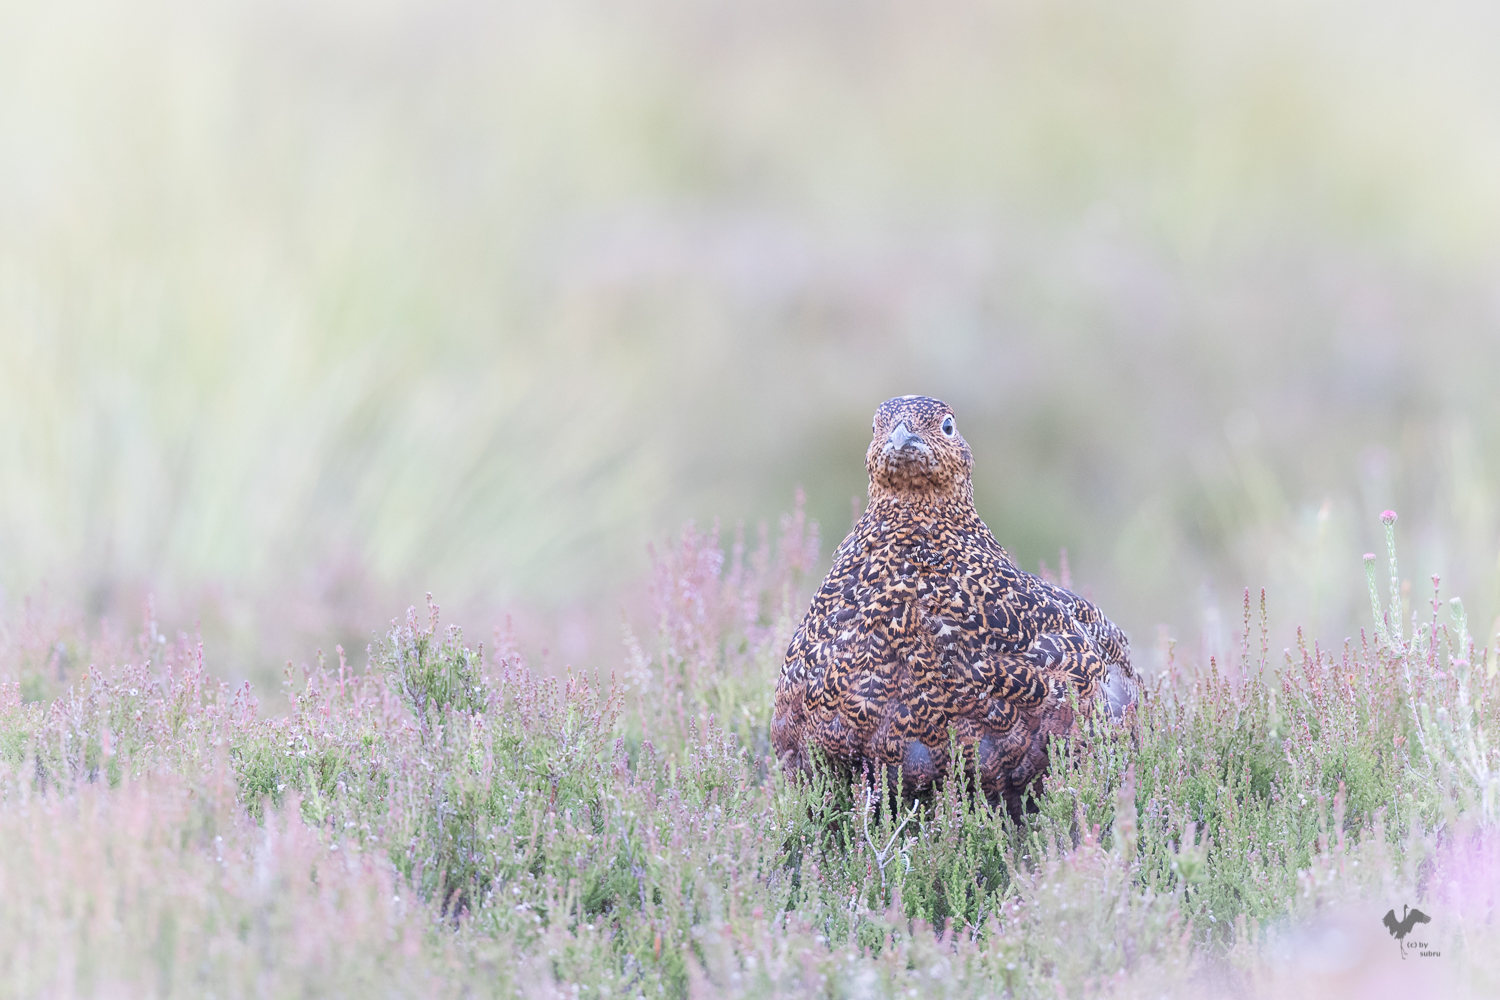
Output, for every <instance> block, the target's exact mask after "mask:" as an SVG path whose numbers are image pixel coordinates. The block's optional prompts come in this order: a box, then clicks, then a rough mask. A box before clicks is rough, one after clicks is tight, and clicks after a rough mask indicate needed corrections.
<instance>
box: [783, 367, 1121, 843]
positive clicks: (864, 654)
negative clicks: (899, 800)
mask: <svg viewBox="0 0 1500 1000" xmlns="http://www.w3.org/2000/svg"><path fill="white" fill-rule="evenodd" d="M871 430H872V431H873V435H874V436H873V440H872V441H871V442H870V449H869V451H868V452H866V454H865V466H866V468H868V469H869V472H870V504H869V506H868V507H867V508H866V510H865V512H864V514H863V515H862V516H861V517H860V519H859V522H858V523H857V524H855V526H854V530H853V531H851V532H850V533H849V537H847V538H845V539H844V541H843V543H842V544H840V545H839V547H838V548H837V549H836V550H835V551H834V554H833V568H832V569H831V570H829V573H828V578H827V579H826V580H824V581H823V586H822V587H821V588H820V589H819V590H818V593H817V596H815V597H814V598H813V601H812V606H811V607H809V608H808V610H807V616H806V617H805V618H803V620H802V624H801V626H800V627H799V628H798V629H797V631H796V634H794V635H793V636H792V641H791V645H790V646H789V647H788V648H787V653H786V662H785V663H784V664H783V665H782V668H781V678H780V680H779V681H778V682H777V685H776V709H775V714H774V715H773V717H772V720H771V741H772V744H773V745H774V747H775V749H776V752H777V753H778V754H780V755H781V758H782V761H783V763H784V764H785V765H786V766H787V767H788V768H790V769H798V770H804V771H805V770H807V769H808V768H809V767H810V766H811V764H812V750H813V748H814V747H817V748H818V749H820V750H822V751H823V752H824V753H825V754H826V755H828V756H829V757H830V758H832V759H833V760H835V761H838V762H841V763H843V764H846V765H849V766H851V767H853V768H854V769H856V770H861V771H862V770H865V769H871V770H873V769H875V768H878V767H886V768H890V769H892V771H893V772H894V770H895V769H897V768H899V769H900V773H901V774H902V775H903V776H904V784H905V791H906V792H907V793H914V792H920V791H921V790H923V789H924V788H926V787H928V786H929V785H931V784H932V783H933V782H934V781H938V780H940V779H941V778H942V777H943V776H944V772H945V771H946V770H947V767H948V760H949V742H948V741H949V732H950V730H951V731H952V732H953V733H954V734H955V735H956V737H957V740H958V743H959V745H960V746H961V747H962V748H963V752H964V755H965V760H966V761H967V763H968V765H969V766H972V767H973V768H974V769H975V771H976V772H977V775H978V778H979V784H980V788H981V789H982V790H983V791H984V794H985V796H986V797H987V798H988V799H989V801H990V802H991V803H993V804H997V805H998V804H999V803H1001V802H1003V803H1004V804H1005V805H1006V807H1007V808H1008V809H1009V811H1010V812H1011V814H1012V815H1014V816H1017V817H1019V815H1020V813H1021V806H1022V796H1023V793H1024V792H1025V791H1026V790H1027V789H1028V787H1029V786H1030V785H1031V784H1032V783H1033V782H1034V781H1036V780H1037V779H1038V778H1039V777H1040V776H1041V775H1042V774H1043V773H1044V772H1045V770H1046V767H1047V741H1048V739H1049V738H1051V737H1053V736H1057V735H1064V734H1066V733H1068V732H1069V731H1070V730H1071V729H1072V726H1073V720H1074V711H1073V709H1072V708H1071V707H1070V704H1069V699H1068V694H1067V692H1068V689H1069V688H1070V687H1071V689H1072V690H1073V691H1074V692H1075V693H1076V695H1077V701H1078V704H1080V705H1089V704H1093V703H1094V702H1095V699H1096V698H1098V697H1100V696H1102V697H1103V700H1104V704H1105V707H1106V709H1107V711H1108V712H1109V713H1110V714H1111V715H1112V716H1119V715H1120V714H1121V713H1123V712H1124V710H1125V709H1126V707H1127V706H1129V705H1131V704H1133V703H1134V702H1135V700H1136V698H1137V695H1138V684H1137V681H1136V676H1135V673H1134V671H1132V670H1131V667H1130V651H1129V643H1128V641H1127V639H1126V638H1125V633H1124V632H1122V631H1121V630H1120V629H1119V627H1118V626H1116V625H1115V624H1114V623H1113V622H1111V621H1110V620H1109V619H1107V618H1105V617H1104V615H1103V614H1101V613H1100V611H1099V609H1098V608H1097V607H1095V606H1094V605H1093V604H1092V603H1090V602H1089V601H1086V600H1084V599H1083V598H1081V597H1079V596H1078V595H1077V594H1074V593H1072V592H1071V591H1068V590H1065V589H1063V588H1062V587H1059V586H1057V585H1056V584H1053V583H1049V582H1048V581H1046V580H1043V579H1041V578H1040V577H1037V576H1034V575H1032V574H1030V573H1027V572H1024V571H1023V570H1022V569H1021V568H1020V567H1019V566H1017V565H1016V563H1015V560H1013V559H1012V558H1011V557H1010V554H1009V553H1007V552H1006V551H1005V549H1003V548H1002V547H1001V546H1000V543H999V542H998V541H996V540H995V536H994V535H993V534H992V533H991V532H990V529H989V528H988V527H986V526H985V523H984V522H983V521H982V520H980V519H979V514H978V513H977V512H976V511H975V509H974V488H973V484H972V482H971V480H970V472H971V470H972V468H973V456H972V454H971V453H970V451H969V446H968V444H967V443H965V441H964V439H963V437H962V435H960V434H959V433H958V428H957V426H956V425H955V423H954V420H953V411H952V410H951V409H950V408H949V407H948V406H947V405H946V404H945V403H943V402H941V401H939V400H936V399H930V398H928V397H926V396H902V397H900V398H897V399H891V400H887V401H886V402H884V403H882V404H881V406H880V409H878V410H877V411H876V412H875V421H874V424H873V425H872V427H871Z"/></svg>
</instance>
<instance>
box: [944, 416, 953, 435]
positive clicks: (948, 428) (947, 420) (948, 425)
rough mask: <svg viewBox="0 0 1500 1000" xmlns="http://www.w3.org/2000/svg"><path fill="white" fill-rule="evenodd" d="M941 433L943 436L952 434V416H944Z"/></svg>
mask: <svg viewBox="0 0 1500 1000" xmlns="http://www.w3.org/2000/svg"><path fill="white" fill-rule="evenodd" d="M943 434H944V435H945V436H947V437H952V436H953V418H952V417H944V418H943Z"/></svg>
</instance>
